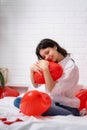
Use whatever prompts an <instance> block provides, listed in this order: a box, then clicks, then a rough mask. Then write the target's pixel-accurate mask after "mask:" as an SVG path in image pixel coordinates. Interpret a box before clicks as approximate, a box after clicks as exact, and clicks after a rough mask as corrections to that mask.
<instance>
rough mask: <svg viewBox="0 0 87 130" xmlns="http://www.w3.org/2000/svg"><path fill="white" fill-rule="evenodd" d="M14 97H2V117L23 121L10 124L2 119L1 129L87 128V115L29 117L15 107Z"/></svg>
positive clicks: (0, 116)
mask: <svg viewBox="0 0 87 130" xmlns="http://www.w3.org/2000/svg"><path fill="white" fill-rule="evenodd" d="M14 99H15V97H5V98H3V99H0V119H4V118H6V121H10V122H12V121H15V120H17V119H21V120H22V121H19V122H14V123H12V124H10V125H8V124H4V122H5V121H2V120H0V130H9V129H10V130H48V129H50V130H73V129H74V130H87V116H83V117H76V116H72V115H69V116H54V117H44V118H41V117H33V116H30V117H29V116H25V115H23V114H22V113H20V110H19V109H17V108H16V107H14V105H13V101H14Z"/></svg>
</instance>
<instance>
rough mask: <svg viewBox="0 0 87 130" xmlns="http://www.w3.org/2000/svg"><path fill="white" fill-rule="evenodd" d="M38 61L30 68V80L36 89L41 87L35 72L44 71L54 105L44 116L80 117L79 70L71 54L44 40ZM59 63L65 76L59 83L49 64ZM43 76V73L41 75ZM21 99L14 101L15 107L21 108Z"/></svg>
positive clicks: (38, 52)
mask: <svg viewBox="0 0 87 130" xmlns="http://www.w3.org/2000/svg"><path fill="white" fill-rule="evenodd" d="M36 55H37V57H38V61H37V62H36V63H35V64H33V65H32V66H31V68H30V79H31V82H32V84H33V86H34V87H38V86H39V85H38V84H36V83H35V82H34V77H33V75H34V72H38V73H40V70H41V71H43V75H44V79H45V87H46V91H47V93H48V94H49V95H50V97H51V99H52V101H53V103H52V105H51V107H50V108H49V110H47V111H46V112H45V113H43V114H42V115H43V116H55V115H70V114H72V115H75V116H79V115H80V113H79V110H78V108H79V105H80V100H79V99H78V98H76V97H75V93H76V92H77V91H79V90H80V89H81V88H79V86H78V85H77V84H78V80H79V70H78V67H77V66H76V64H75V62H74V60H72V58H71V57H70V54H68V52H67V51H66V50H65V49H64V48H62V47H61V46H60V45H59V44H58V43H57V42H56V41H54V40H51V39H43V40H41V41H40V43H39V44H38V45H37V47H36ZM48 61H52V62H55V63H58V64H60V65H61V66H62V68H63V75H62V76H61V78H59V79H58V80H57V81H54V80H53V79H52V77H51V74H50V72H49V62H48ZM40 74H41V73H40ZM20 100H21V99H20V97H19V99H17V100H15V101H14V105H15V106H16V107H19V104H20Z"/></svg>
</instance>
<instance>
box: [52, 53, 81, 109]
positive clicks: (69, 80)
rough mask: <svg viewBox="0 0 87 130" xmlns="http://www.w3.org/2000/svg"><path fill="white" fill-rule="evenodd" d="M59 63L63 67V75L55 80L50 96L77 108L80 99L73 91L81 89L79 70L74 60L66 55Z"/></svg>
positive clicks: (55, 100)
mask: <svg viewBox="0 0 87 130" xmlns="http://www.w3.org/2000/svg"><path fill="white" fill-rule="evenodd" d="M59 64H60V65H61V66H62V67H63V75H62V77H61V78H60V79H58V80H57V81H56V84H55V86H54V88H53V90H52V91H51V93H50V96H51V98H52V100H53V101H54V102H58V103H60V104H62V105H66V106H70V107H74V108H79V105H80V100H79V99H78V98H76V97H75V93H76V92H77V91H79V90H80V89H81V87H79V85H77V84H78V80H79V70H78V67H77V66H76V64H75V62H74V61H73V60H72V59H71V58H70V56H69V55H68V56H67V57H66V58H64V59H63V60H62V61H61V62H59Z"/></svg>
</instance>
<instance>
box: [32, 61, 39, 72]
mask: <svg viewBox="0 0 87 130" xmlns="http://www.w3.org/2000/svg"><path fill="white" fill-rule="evenodd" d="M30 70H31V72H38V73H40V71H41V68H40V66H39V64H38V61H37V62H36V63H35V64H33V65H32V66H31V68H30ZM40 74H41V73H40Z"/></svg>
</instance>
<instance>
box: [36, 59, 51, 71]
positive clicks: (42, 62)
mask: <svg viewBox="0 0 87 130" xmlns="http://www.w3.org/2000/svg"><path fill="white" fill-rule="evenodd" d="M37 64H38V66H39V68H40V69H41V70H42V71H44V70H47V69H49V62H48V61H46V60H39V61H38V62H37Z"/></svg>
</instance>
